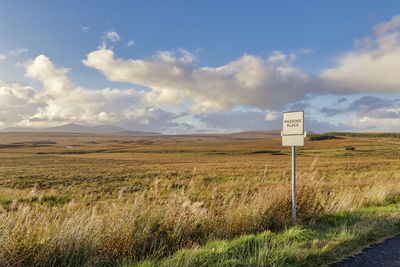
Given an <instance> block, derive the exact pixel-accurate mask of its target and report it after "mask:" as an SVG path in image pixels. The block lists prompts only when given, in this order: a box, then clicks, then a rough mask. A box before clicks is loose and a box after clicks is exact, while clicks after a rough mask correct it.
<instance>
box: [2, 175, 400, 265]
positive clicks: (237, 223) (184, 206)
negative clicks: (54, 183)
mask: <svg viewBox="0 0 400 267" xmlns="http://www.w3.org/2000/svg"><path fill="white" fill-rule="evenodd" d="M313 171H314V170H311V172H310V173H312V172H313ZM303 176H304V177H306V176H307V177H313V176H312V174H308V175H303ZM191 186H196V185H195V184H193V185H191ZM191 190H195V188H190V187H188V188H187V189H186V192H189V193H185V191H179V192H176V193H174V194H173V195H169V196H168V198H162V197H160V194H159V192H158V189H157V188H154V187H153V188H151V189H150V190H148V191H144V192H142V193H140V194H137V195H136V196H135V197H134V198H132V199H123V198H121V199H114V200H108V201H99V202H96V203H95V204H93V205H89V206H86V205H85V204H84V201H83V202H77V203H74V202H73V201H71V202H69V203H68V204H61V205H43V204H41V202H40V200H39V201H38V202H33V203H27V202H21V203H19V204H18V203H15V204H14V205H13V206H12V207H11V209H10V210H9V211H7V210H5V209H3V210H2V211H1V213H0V214H1V215H0V265H13V266H26V265H33V266H54V265H57V266H58V265H64V266H67V265H115V264H123V263H129V262H137V261H141V260H145V259H149V258H151V259H157V258H161V257H164V256H168V255H171V254H172V253H173V252H175V251H177V250H178V249H180V248H185V247H191V246H193V245H195V244H203V243H205V242H207V241H209V240H214V239H230V238H233V237H236V236H239V235H242V234H251V233H257V232H261V231H264V230H277V229H281V228H282V227H284V226H285V225H288V224H290V223H291V200H290V196H291V192H290V187H289V186H288V184H287V183H285V182H281V183H277V184H275V185H272V186H270V187H266V188H259V189H258V190H254V189H250V188H247V189H246V188H243V190H242V192H241V193H240V194H233V193H232V194H227V195H218V194H217V193H216V192H217V191H218V187H216V188H214V190H209V191H208V192H203V194H209V195H208V199H209V201H207V202H204V201H203V202H199V201H192V200H191V196H190V191H191ZM33 194H34V193H33ZM399 198H400V185H398V183H397V181H396V180H394V179H392V178H390V179H389V178H388V179H385V178H380V179H364V180H362V179H360V180H358V181H355V182H354V181H352V182H351V184H350V181H349V182H347V183H343V182H341V183H339V182H337V183H333V182H331V181H330V182H326V181H324V180H321V179H320V180H318V179H317V177H315V175H314V177H313V180H310V179H306V178H301V177H299V186H298V195H297V202H298V218H299V222H300V223H301V222H302V221H304V220H310V219H312V218H315V217H317V216H319V215H322V214H326V213H331V212H335V211H340V210H349V209H354V208H357V207H362V206H368V205H377V204H386V203H392V202H396V201H397V200H398V199H399ZM42 199H43V196H42Z"/></svg>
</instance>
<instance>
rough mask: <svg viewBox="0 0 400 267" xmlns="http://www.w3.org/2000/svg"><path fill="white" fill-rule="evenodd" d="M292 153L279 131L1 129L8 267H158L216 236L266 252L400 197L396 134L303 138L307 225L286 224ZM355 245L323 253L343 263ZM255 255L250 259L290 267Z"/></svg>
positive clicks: (2, 261)
mask: <svg viewBox="0 0 400 267" xmlns="http://www.w3.org/2000/svg"><path fill="white" fill-rule="evenodd" d="M289 149H290V148H285V147H282V146H281V145H280V138H279V136H278V134H277V133H242V134H232V135H197V136H166V137H147V138H144V137H143V138H141V137H135V138H133V137H112V136H99V135H82V134H62V133H59V134H41V133H34V134H22V133H20V134H5V133H3V134H0V265H13V266H26V265H33V266H58V265H64V266H68V265H69V266H75V265H99V266H103V265H120V264H133V263H139V262H142V261H145V260H147V264H149V263H154V264H156V263H157V262H152V260H156V261H157V260H162V259H165V260H166V261H167V260H168V259H169V258H168V257H169V256H171V255H176V254H174V253H176V252H177V251H179V252H178V254H179V253H181V254H182V252H181V251H180V250H181V249H183V248H198V247H199V246H201V245H204V244H209V242H210V241H213V240H220V239H223V240H227V241H215V242H239V243H240V242H241V241H240V240H242V239H243V240H247V239H249V240H250V239H251V240H252V238H253V239H254V240H261V241H260V242H261V243H257V242H258V241H257V242H256V241H254V242H256V243H257V244H258V245H257V246H258V248H260V249H258V250H257V251H258V252H257V253H262V251H264V250H266V251H269V250H270V249H269V248H268V247H266V245H265V242H264V241H265V240H264V239H265V238H267V239H269V238H272V237H274V238H279V235H286V234H287V231H289V230H290V229H292V230H290V231H294V232H295V233H300V235H302V233H306V236H311V237H310V238H311V240H314V239H316V237H313V236H312V235H310V234H308V233H309V231H311V232H313V233H314V234H316V235H317V236H321V235H323V233H322V232H321V233H320V232H318V231H320V230H318V229H322V228H323V227H322V226H323V225H324V223H325V222H329V218H330V217H329V216H337V214H340V212H345V211H354V210H355V211H357V210H359V209H360V208H365V207H372V206H384V205H390V204H394V203H397V202H398V201H399V200H400V183H399V180H400V172H399V169H400V139H398V138H393V137H374V136H361V137H351V136H341V137H339V138H337V139H329V140H321V141H306V144H305V146H304V147H302V148H300V149H298V154H297V155H298V159H297V164H298V165H297V166H298V169H297V170H298V198H297V201H298V221H299V223H300V225H302V226H297V227H295V228H288V227H290V226H291V187H290V175H291V174H290V170H291V166H290V164H291V162H290V150H289ZM392 207H397V206H392ZM393 209H394V208H393ZM338 212H339V213H338ZM368 214H369V213H368ZM327 216H328V217H327ZM371 216H372V215H371ZM371 216H370V217H371ZM372 217H374V216H372ZM375 217H376V216H375ZM375 217H374V218H375ZM380 217H382V216H380ZM324 218H325V219H324ZM349 218H352V217H351V216H349ZM321 220H322V221H321ZM324 220H325V221H324ZM396 220H397V217H395V218H394V219H393V218H391V221H390V223H383V224H377V225H379V227H380V228H382V227H383V228H385V227H384V226H385V225H389V226H388V227H387V231H384V230H382V231H381V232H379V233H381V234H380V235H377V236H376V238H378V237H380V236H384V235H388V234H391V233H393V231H394V229H397V228H395V226H396V224H395V222H394V221H396ZM379 222H382V221H379ZM384 222H386V221H384ZM345 224H346V223H345ZM382 225H383V226H382ZM312 227H317V228H312ZM318 227H319V228H318ZM321 227H322V228H321ZM366 227H367V226H366ZM285 229H286V230H285ZM310 229H311V230H310ZM313 229H314V230H313ZM368 229H369V228H368ZM296 231H297V232H296ZM258 233H262V234H261V237H260V236H258V235H257V236H252V234H258ZM363 233H364V232H363ZM246 235H247V236H246ZM354 235H355V236H356V237H360V238H361V237H362V236H363V235H362V234H357V233H355V234H354ZM241 236H242V237H241ZM275 236H276V237H275ZM236 238H239V239H236ZM240 238H242V239H240ZM334 238H335V236H334V235H332V240H333V241H332V242H335V241H334ZM361 239H362V238H361ZM228 240H232V241H228ZM235 240H239V241H235ZM262 240H264V241H262ZM355 240H358V239H356V238H355ZM362 240H364V239H362ZM328 241H329V240H328ZM328 241H324V242H328ZM364 241H365V240H364ZM246 242H247V241H246ZM252 242H253V241H252ZM315 242H317V243H318V242H319V241H315ZM328 243H329V242H328ZM364 243H365V242H355V243H354V244H364ZM215 244H217V243H214V245H215ZM321 244H322V243H321ZM335 244H336V243H335ZM214 245H213V243H211V245H208V246H214ZM215 246H219V245H215ZM227 246H228V245H227ZM322 247H323V246H322ZM354 248H356V245H353V246H351V249H354ZM351 249H348V250H340V249H339V250H338V251H342V252H341V253H336V252H335V253H331V254H329V253H327V254H324V255H325V256H324V257H323V258H324V259H325V260H335V259H337V258H339V257H341V256H343V255H346V253H350V250H351ZM197 251H198V250H197ZM252 251H256V250H254V249H253V250H252ZM299 251H301V248H299ZM335 251H336V250H335ZM185 253H188V252H185ZM190 253H192V252H190ZM246 253H247V252H246ZM263 253H266V252H265V251H264V252H263ZM271 253H272V252H271ZM328 254H329V255H331V256H329V257H328V256H326V255H328ZM246 255H248V253H247V254H246ZM257 255H258V254H257ZM252 257H256V256H255V255H253V256H252ZM276 257H279V258H281V257H284V256H283V255H278V256H276ZM248 258H249V260H248V261H242V262H244V263H249V262H250V263H251V262H253V263H254V262H256V263H257V264H263V265H270V264H272V263H274V264H277V265H279V264H280V263H281V262H283V263H285V261H275V262H274V261H272V260H271V259H270V258H268V257H258V256H257V257H256V258H257V260H255V261H254V260H250V258H251V257H250V256H249V257H248ZM225 259H226V256H223V255H222V256H221V258H220V259H219V260H218V261H213V262H214V263H215V264H222V263H224V264H225V263H226V261H225ZM309 259H310V260H311V261H312V262H313V261H315V263H319V262H321V261H320V258H318V259H317V258H313V257H311V258H309ZM227 262H228V263H229V261H227ZM208 263H210V262H208ZM143 264H146V262H145V263H143ZM233 264H234V262H232V265H233ZM188 265H190V262H189V263H188Z"/></svg>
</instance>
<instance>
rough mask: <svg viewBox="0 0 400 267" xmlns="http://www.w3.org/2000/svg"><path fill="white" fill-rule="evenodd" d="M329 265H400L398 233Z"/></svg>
mask: <svg viewBox="0 0 400 267" xmlns="http://www.w3.org/2000/svg"><path fill="white" fill-rule="evenodd" d="M330 266H332V267H348V266H357V267H361V266H400V235H396V236H394V237H391V238H388V239H386V240H384V241H383V242H382V243H378V244H374V245H371V246H369V247H366V248H364V249H363V250H362V251H361V252H360V253H359V254H357V255H354V256H351V257H348V258H345V259H343V260H342V261H341V262H337V263H334V264H331V265H330Z"/></svg>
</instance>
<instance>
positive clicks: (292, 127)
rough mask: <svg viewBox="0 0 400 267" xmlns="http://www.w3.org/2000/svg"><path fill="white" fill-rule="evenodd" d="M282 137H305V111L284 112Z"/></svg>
mask: <svg viewBox="0 0 400 267" xmlns="http://www.w3.org/2000/svg"><path fill="white" fill-rule="evenodd" d="M282 123H283V125H282V135H283V136H285V135H304V111H291V112H284V113H283V118H282Z"/></svg>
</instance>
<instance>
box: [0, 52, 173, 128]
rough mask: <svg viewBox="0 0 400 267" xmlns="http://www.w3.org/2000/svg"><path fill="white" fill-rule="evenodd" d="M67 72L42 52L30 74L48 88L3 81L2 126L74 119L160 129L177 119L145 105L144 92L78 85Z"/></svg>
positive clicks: (0, 91)
mask: <svg viewBox="0 0 400 267" xmlns="http://www.w3.org/2000/svg"><path fill="white" fill-rule="evenodd" d="M67 72H68V69H66V68H63V67H55V66H54V65H53V63H52V62H51V61H50V59H49V58H48V57H46V56H44V55H40V56H38V57H37V58H36V59H35V60H33V61H32V62H31V63H27V66H26V76H27V77H29V78H33V79H36V80H39V81H41V82H42V84H43V88H44V90H42V91H39V90H36V89H34V88H32V87H30V86H24V85H22V84H19V83H12V84H10V83H7V82H5V81H0V121H2V122H3V125H2V127H7V126H16V125H18V126H30V127H32V126H33V127H45V126H56V125H62V124H66V123H72V122H73V123H81V124H92V125H94V124H107V123H112V124H118V125H121V126H124V127H128V128H131V129H132V128H134V129H139V130H140V129H141V130H147V129H152V130H157V129H162V127H163V125H165V124H166V123H167V122H168V120H169V119H171V118H174V115H173V114H171V113H169V112H166V111H163V110H161V109H158V108H154V107H151V106H148V105H144V104H142V103H141V98H142V97H143V93H142V92H138V91H135V90H133V89H130V90H119V89H109V88H106V89H102V90H87V89H85V88H82V87H75V86H74V84H73V83H72V82H71V81H70V80H69V79H68V77H67Z"/></svg>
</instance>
